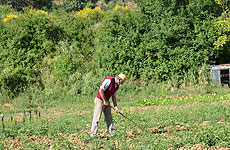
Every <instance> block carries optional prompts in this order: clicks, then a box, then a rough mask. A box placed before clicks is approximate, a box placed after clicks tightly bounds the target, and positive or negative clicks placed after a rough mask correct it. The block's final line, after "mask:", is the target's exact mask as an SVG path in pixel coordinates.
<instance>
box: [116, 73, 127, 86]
mask: <svg viewBox="0 0 230 150" xmlns="http://www.w3.org/2000/svg"><path fill="white" fill-rule="evenodd" d="M125 79H126V77H125V75H124V74H123V73H121V74H119V75H118V76H117V84H118V85H120V84H123V83H124V82H125Z"/></svg>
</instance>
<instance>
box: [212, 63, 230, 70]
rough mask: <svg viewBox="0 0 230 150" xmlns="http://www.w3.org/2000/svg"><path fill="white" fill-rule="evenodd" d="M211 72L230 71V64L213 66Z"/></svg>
mask: <svg viewBox="0 0 230 150" xmlns="http://www.w3.org/2000/svg"><path fill="white" fill-rule="evenodd" d="M209 69H210V70H222V69H230V64H220V65H211V66H210V68H209Z"/></svg>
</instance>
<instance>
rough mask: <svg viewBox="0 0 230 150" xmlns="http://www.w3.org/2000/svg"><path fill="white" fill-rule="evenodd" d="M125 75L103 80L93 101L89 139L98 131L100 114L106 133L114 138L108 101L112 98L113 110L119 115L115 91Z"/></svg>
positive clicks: (123, 80)
mask: <svg viewBox="0 0 230 150" xmlns="http://www.w3.org/2000/svg"><path fill="white" fill-rule="evenodd" d="M125 78H126V77H125V75H124V74H119V75H118V76H117V77H107V78H105V79H104V80H103V81H102V83H101V85H100V87H99V89H98V91H97V96H96V98H95V100H94V103H95V106H94V114H93V121H92V127H91V137H94V136H96V134H97V130H98V123H99V120H100V118H101V113H102V112H103V113H104V116H105V122H106V125H107V129H108V132H109V134H110V136H114V128H113V118H112V114H111V107H110V102H109V99H110V97H111V96H112V101H113V105H114V110H115V112H116V113H119V109H118V107H117V99H116V95H117V90H118V88H119V85H121V84H123V83H124V82H125Z"/></svg>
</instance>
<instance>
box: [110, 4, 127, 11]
mask: <svg viewBox="0 0 230 150" xmlns="http://www.w3.org/2000/svg"><path fill="white" fill-rule="evenodd" d="M113 10H115V11H119V10H121V11H131V10H132V9H131V8H130V7H123V6H120V5H119V4H117V5H116V6H115V7H114V8H113Z"/></svg>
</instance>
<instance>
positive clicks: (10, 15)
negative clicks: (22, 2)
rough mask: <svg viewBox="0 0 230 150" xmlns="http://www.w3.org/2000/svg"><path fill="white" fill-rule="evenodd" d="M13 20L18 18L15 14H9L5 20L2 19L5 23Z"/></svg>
mask: <svg viewBox="0 0 230 150" xmlns="http://www.w3.org/2000/svg"><path fill="white" fill-rule="evenodd" d="M13 18H18V16H16V15H14V14H9V15H7V16H6V17H5V18H4V19H2V21H3V22H4V23H9V22H10V21H11V20H12V19H13Z"/></svg>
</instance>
